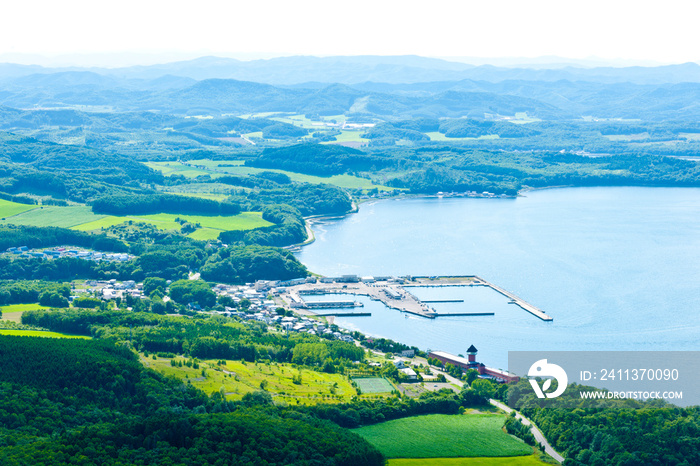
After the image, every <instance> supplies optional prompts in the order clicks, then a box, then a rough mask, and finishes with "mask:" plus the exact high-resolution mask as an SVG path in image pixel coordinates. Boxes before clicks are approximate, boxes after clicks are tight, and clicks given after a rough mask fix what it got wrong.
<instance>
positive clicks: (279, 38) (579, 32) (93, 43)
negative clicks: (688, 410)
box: [0, 0, 700, 64]
mask: <svg viewBox="0 0 700 466" xmlns="http://www.w3.org/2000/svg"><path fill="white" fill-rule="evenodd" d="M6 3H7V4H5V5H3V17H2V19H1V20H0V61H19V59H20V58H22V57H21V55H24V57H23V58H22V60H23V61H32V60H34V59H33V58H31V57H27V56H26V54H36V55H43V56H48V57H52V56H53V57H55V56H59V55H63V56H65V55H81V54H88V55H91V54H102V55H103V59H102V61H106V60H111V59H115V58H116V57H115V56H114V54H115V53H124V52H128V53H131V54H141V56H140V57H139V56H134V57H132V58H130V60H132V61H141V62H144V61H161V62H162V61H169V60H171V59H173V58H178V57H180V58H182V57H194V56H200V55H220V56H233V57H237V58H243V59H249V58H256V57H258V56H262V57H270V56H280V55H321V56H323V55H364V54H373V55H404V54H415V55H423V56H438V57H447V56H449V57H459V56H462V57H464V56H472V57H539V56H545V55H556V56H560V57H567V58H577V59H582V58H589V57H599V58H604V59H624V60H648V61H656V62H661V63H682V62H687V61H700V48H698V43H700V28H698V26H697V21H698V13H700V1H697V0H665V1H663V2H661V1H654V2H651V1H645V0H635V1H628V0H605V1H600V0H586V1H581V0H519V1H511V0H503V1H499V0H478V1H473V0H421V1H412V0H400V1H398V0H349V1H337V0H323V1H321V0H297V1H294V0H284V1H279V0H246V1H238V0H225V1H223V0H188V1H180V0H167V1H163V0H138V1H135V0H121V1H113V0H102V1H95V0H90V1H84V0H61V1H57V0H50V1H44V0H36V1H32V0H23V1H16V2H11V3H10V2H6ZM159 54H160V56H159ZM13 57H14V58H17V60H10V58H13ZM121 58H122V59H123V58H124V57H123V56H122V57H121ZM62 59H63V60H76V61H77V60H83V61H89V60H93V61H95V60H98V61H99V58H96V57H92V58H90V57H82V58H80V57H72V58H71V57H68V58H66V57H63V58H62ZM79 64H88V63H79ZM101 64H104V63H101ZM115 64H116V63H115Z"/></svg>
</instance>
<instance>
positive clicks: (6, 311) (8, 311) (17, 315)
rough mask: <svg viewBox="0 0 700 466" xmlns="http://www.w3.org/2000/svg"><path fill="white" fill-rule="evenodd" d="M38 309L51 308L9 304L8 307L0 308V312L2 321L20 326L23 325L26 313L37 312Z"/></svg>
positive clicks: (38, 305) (37, 305) (36, 305)
mask: <svg viewBox="0 0 700 466" xmlns="http://www.w3.org/2000/svg"><path fill="white" fill-rule="evenodd" d="M37 309H49V308H48V307H46V306H42V305H40V304H9V305H7V306H0V312H2V320H9V321H11V322H17V323H18V324H19V323H21V320H22V313H23V312H24V311H35V310H37Z"/></svg>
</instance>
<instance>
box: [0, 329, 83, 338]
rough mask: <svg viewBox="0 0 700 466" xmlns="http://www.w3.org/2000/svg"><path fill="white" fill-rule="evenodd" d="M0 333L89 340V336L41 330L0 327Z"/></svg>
mask: <svg viewBox="0 0 700 466" xmlns="http://www.w3.org/2000/svg"><path fill="white" fill-rule="evenodd" d="M0 335H15V336H20V337H42V338H80V339H83V340H89V339H90V337H86V336H83V335H66V334H65V333H56V332H41V331H38V330H4V329H0Z"/></svg>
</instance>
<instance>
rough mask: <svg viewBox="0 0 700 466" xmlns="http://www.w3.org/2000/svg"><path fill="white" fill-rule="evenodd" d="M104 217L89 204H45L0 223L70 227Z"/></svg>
mask: <svg viewBox="0 0 700 466" xmlns="http://www.w3.org/2000/svg"><path fill="white" fill-rule="evenodd" d="M104 217H105V216H104V215H97V214H94V213H93V212H92V209H91V208H90V207H89V206H82V205H79V206H67V207H59V206H46V207H44V208H43V209H42V208H40V207H36V208H34V209H32V210H29V211H26V212H24V213H21V214H18V215H15V216H14V217H10V218H8V219H6V220H4V221H0V224H8V223H12V224H15V225H32V226H37V227H61V228H71V227H74V226H76V225H80V224H83V223H87V222H93V221H95V220H99V219H101V218H104Z"/></svg>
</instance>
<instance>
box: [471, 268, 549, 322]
mask: <svg viewBox="0 0 700 466" xmlns="http://www.w3.org/2000/svg"><path fill="white" fill-rule="evenodd" d="M479 281H481V282H482V283H483V284H484V286H488V287H489V288H491V289H492V290H494V291H497V292H499V293H501V294H502V295H503V296H505V297H506V298H510V300H511V302H512V303H513V304H517V305H518V306H520V307H521V308H522V309H525V310H526V311H527V312H529V313H530V314H532V315H533V316H535V317H537V318H539V319H542V320H544V321H546V322H551V321H553V320H554V319H553V318H552V317H550V316H548V315H547V314H545V313H544V312H543V311H542V310H541V309H538V308H536V307H535V306H533V305H532V304H530V303H528V302H527V301H524V300H522V299H520V298H518V297H517V296H515V295H514V294H513V293H511V292H510V291H506V290H504V289H503V288H501V287H500V286H496V285H494V284H493V283H490V282H487V281H486V280H484V279H483V278H479Z"/></svg>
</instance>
